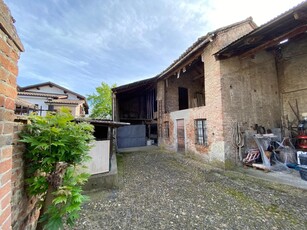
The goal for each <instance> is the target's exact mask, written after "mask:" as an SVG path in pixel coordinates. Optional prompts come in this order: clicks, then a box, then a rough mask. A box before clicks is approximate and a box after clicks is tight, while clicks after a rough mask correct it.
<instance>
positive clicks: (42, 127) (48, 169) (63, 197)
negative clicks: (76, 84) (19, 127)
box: [21, 108, 93, 230]
mask: <svg viewBox="0 0 307 230" xmlns="http://www.w3.org/2000/svg"><path fill="white" fill-rule="evenodd" d="M29 119H30V123H29V124H28V125H27V126H26V127H25V129H24V131H23V132H22V133H21V142H24V143H25V144H26V153H25V158H26V162H27V165H26V169H27V180H26V182H27V186H28V191H29V194H30V195H35V196H39V197H41V198H42V209H41V216H40V219H39V224H38V228H40V229H57V230H58V229H63V225H64V221H65V222H66V223H67V224H68V225H73V223H74V221H75V220H76V218H78V212H79V210H80V206H81V204H82V202H83V201H84V200H85V199H86V197H85V196H84V195H82V194H81V192H82V189H81V186H82V185H83V184H84V183H85V182H86V181H87V179H88V177H89V175H88V174H87V173H84V169H82V167H84V166H82V165H83V163H84V162H85V161H87V160H89V158H90V157H89V156H88V151H89V149H90V147H91V145H90V143H91V141H92V140H93V126H92V125H90V124H88V123H76V122H74V121H73V116H72V115H71V114H70V113H69V111H68V109H65V108H63V109H61V110H60V111H59V112H57V113H55V114H51V113H49V114H47V115H46V116H45V117H41V116H37V115H31V116H30V118H29Z"/></svg>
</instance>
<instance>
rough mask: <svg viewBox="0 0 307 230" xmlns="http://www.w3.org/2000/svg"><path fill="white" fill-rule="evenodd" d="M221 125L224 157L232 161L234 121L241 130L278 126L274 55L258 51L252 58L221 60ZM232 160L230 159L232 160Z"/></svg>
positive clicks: (278, 112)
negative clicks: (223, 135)
mask: <svg viewBox="0 0 307 230" xmlns="http://www.w3.org/2000/svg"><path fill="white" fill-rule="evenodd" d="M221 66H222V68H221V69H222V72H223V73H222V87H223V92H222V98H223V113H224V120H223V127H224V134H225V136H226V137H228V138H226V139H225V153H226V159H228V160H232V161H234V159H235V158H236V157H235V154H236V152H237V150H236V148H235V147H234V140H233V133H232V132H233V131H234V127H235V125H236V123H237V122H238V123H239V125H240V126H241V127H242V131H244V130H248V129H251V127H254V126H255V124H258V125H261V126H264V127H266V128H270V129H272V128H277V127H280V117H281V116H280V107H279V105H280V104H279V89H278V81H277V73H276V65H275V59H274V56H273V55H272V54H270V53H267V52H265V51H264V52H260V53H258V54H257V55H255V56H254V57H253V58H245V59H244V60H240V59H239V58H232V59H229V60H226V61H221ZM233 163H234V162H233Z"/></svg>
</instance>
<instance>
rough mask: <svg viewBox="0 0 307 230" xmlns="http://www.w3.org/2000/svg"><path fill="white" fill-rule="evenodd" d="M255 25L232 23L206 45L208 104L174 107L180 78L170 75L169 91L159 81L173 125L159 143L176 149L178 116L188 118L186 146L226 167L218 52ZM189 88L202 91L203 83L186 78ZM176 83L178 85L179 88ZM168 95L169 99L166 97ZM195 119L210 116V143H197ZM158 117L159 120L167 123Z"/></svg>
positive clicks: (208, 124) (204, 54)
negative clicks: (187, 107) (216, 57)
mask: <svg viewBox="0 0 307 230" xmlns="http://www.w3.org/2000/svg"><path fill="white" fill-rule="evenodd" d="M252 29H253V25H251V24H250V23H249V22H246V23H243V24H239V25H237V26H234V27H231V28H229V29H227V30H222V31H220V32H218V34H217V35H216V37H215V38H214V40H213V41H212V42H211V43H210V44H209V45H208V46H207V47H206V48H205V49H204V52H203V54H202V60H203V61H204V63H203V69H204V81H202V82H204V92H205V102H206V105H205V106H201V107H197V108H192V109H188V110H182V111H174V110H175V109H176V108H178V98H177V97H176V96H175V95H177V94H178V92H177V91H176V90H173V91H171V90H172V86H171V85H174V86H176V87H178V86H181V85H178V84H179V83H180V82H179V81H178V80H180V78H179V79H176V78H174V77H173V79H175V80H177V81H176V82H178V84H176V82H172V78H170V79H169V82H168V85H169V89H168V91H167V92H166V93H167V95H164V93H165V92H163V90H164V86H165V83H164V84H162V83H161V82H158V86H157V90H158V94H157V99H158V100H159V99H162V100H163V102H164V101H165V100H166V102H167V103H168V104H169V105H167V106H166V108H167V109H169V110H170V111H168V112H170V113H169V114H164V116H163V122H164V121H168V122H169V127H170V137H169V138H163V137H162V138H160V139H159V145H162V146H165V147H166V148H169V149H172V150H176V119H184V123H185V138H186V140H185V144H186V145H185V146H186V151H187V152H193V153H198V154H201V155H202V157H204V158H205V159H207V160H209V161H210V162H211V163H213V164H216V165H218V166H221V167H225V161H226V159H227V156H226V154H225V152H226V149H225V141H226V138H225V133H224V126H223V119H224V111H223V97H222V95H223V94H222V90H223V89H222V80H221V66H220V62H219V61H216V60H215V57H214V55H213V54H214V53H215V52H217V51H218V50H220V49H221V48H222V47H224V46H226V45H227V44H229V43H231V42H232V41H234V40H236V39H237V38H239V37H241V36H243V35H244V34H246V33H248V32H250V31H251V30H252ZM181 83H182V84H183V86H184V85H186V86H188V87H189V88H191V86H192V87H194V88H195V90H197V91H199V90H200V89H199V88H198V87H199V86H201V85H202V84H198V85H197V86H196V87H195V85H196V84H192V85H191V84H190V83H192V82H189V81H186V80H185V79H182V82H181ZM176 87H174V89H177V88H176ZM165 98H166V99H165ZM195 119H207V135H208V146H201V145H196V144H195V130H194V120H195ZM163 122H162V121H160V120H158V123H163Z"/></svg>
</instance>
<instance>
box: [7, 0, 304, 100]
mask: <svg viewBox="0 0 307 230" xmlns="http://www.w3.org/2000/svg"><path fill="white" fill-rule="evenodd" d="M4 2H5V3H6V4H7V5H8V7H9V8H10V10H11V13H12V16H13V17H14V18H15V20H16V23H15V26H16V28H17V32H18V34H19V37H20V38H21V41H22V43H23V45H24V47H25V52H24V53H22V54H21V58H20V61H19V76H18V81H17V82H18V84H19V85H20V86H27V85H32V84H37V83H42V82H46V81H52V82H54V83H56V84H58V85H61V86H63V87H66V88H68V89H70V90H72V91H75V92H77V93H79V94H82V95H84V96H86V95H88V94H92V93H94V92H95V88H96V87H97V86H99V85H100V83H101V82H105V83H107V84H109V85H111V84H114V83H116V84H117V85H118V86H119V85H123V84H127V83H131V82H134V81H138V80H142V79H145V78H150V77H153V76H155V75H157V74H159V73H160V72H162V71H163V70H164V69H165V68H167V67H168V66H169V65H170V64H171V63H172V62H173V61H174V60H175V59H177V58H178V57H179V56H180V55H181V54H182V53H183V52H184V51H185V50H186V49H187V48H188V47H189V46H190V45H192V44H193V43H194V42H195V41H196V40H197V38H198V37H200V36H203V35H205V34H207V33H208V32H210V31H212V30H215V29H217V28H219V27H222V26H226V25H228V24H232V23H234V22H237V21H241V20H244V19H246V18H247V17H249V16H252V17H253V19H254V21H255V22H256V24H257V25H261V24H263V23H265V22H267V21H268V20H271V19H273V18H274V17H276V16H278V15H279V14H281V13H283V12H285V11H286V10H288V9H290V8H292V7H293V6H295V5H297V4H298V3H300V2H301V0H283V1H280V0H269V1H268V0H254V1H251V0H231V1H229V0H154V1H153V0H40V1H38V0H4Z"/></svg>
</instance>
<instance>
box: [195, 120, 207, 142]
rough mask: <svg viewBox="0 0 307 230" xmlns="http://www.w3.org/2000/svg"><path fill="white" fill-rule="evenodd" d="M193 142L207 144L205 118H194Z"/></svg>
mask: <svg viewBox="0 0 307 230" xmlns="http://www.w3.org/2000/svg"><path fill="white" fill-rule="evenodd" d="M195 142H196V144H198V145H205V146H207V145H208V137H207V120H206V119H197V120H195Z"/></svg>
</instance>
